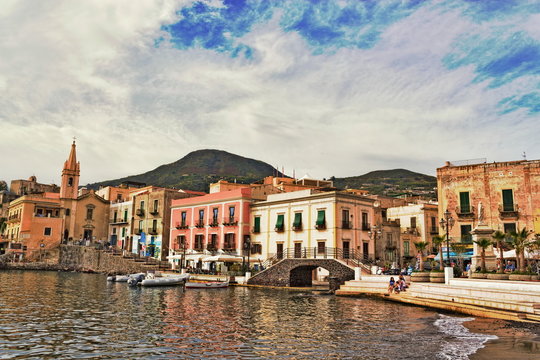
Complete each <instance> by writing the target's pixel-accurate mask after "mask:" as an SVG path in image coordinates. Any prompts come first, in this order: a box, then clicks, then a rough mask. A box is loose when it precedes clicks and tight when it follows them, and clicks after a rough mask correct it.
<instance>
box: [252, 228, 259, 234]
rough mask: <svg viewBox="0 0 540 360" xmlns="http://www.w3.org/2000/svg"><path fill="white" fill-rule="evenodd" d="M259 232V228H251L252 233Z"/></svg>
mask: <svg viewBox="0 0 540 360" xmlns="http://www.w3.org/2000/svg"><path fill="white" fill-rule="evenodd" d="M260 232H261V229H257V228H253V229H251V233H252V234H259V233H260Z"/></svg>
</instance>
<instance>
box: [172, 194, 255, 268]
mask: <svg viewBox="0 0 540 360" xmlns="http://www.w3.org/2000/svg"><path fill="white" fill-rule="evenodd" d="M251 193H252V189H251V188H250V187H249V185H244V187H243V188H237V189H234V190H227V191H220V192H215V193H212V194H207V195H203V196H198V197H194V198H188V199H179V200H173V201H172V204H171V225H172V228H171V239H174V241H173V242H172V246H171V250H170V252H169V256H170V257H173V258H174V257H176V259H178V257H183V255H184V254H185V253H186V252H187V253H194V252H196V253H204V252H206V253H207V254H208V253H211V252H216V251H220V252H223V253H227V254H228V255H230V256H231V258H232V257H233V256H241V255H243V249H244V244H245V243H246V240H248V239H249V238H250V222H249V220H250V204H251V202H252V201H253V198H252V195H251ZM201 260H202V259H201ZM196 265H197V266H198V267H202V263H201V262H197V263H196Z"/></svg>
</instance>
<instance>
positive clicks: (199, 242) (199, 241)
mask: <svg viewBox="0 0 540 360" xmlns="http://www.w3.org/2000/svg"><path fill="white" fill-rule="evenodd" d="M203 241H204V235H195V250H202V249H203Z"/></svg>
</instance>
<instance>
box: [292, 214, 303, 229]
mask: <svg viewBox="0 0 540 360" xmlns="http://www.w3.org/2000/svg"><path fill="white" fill-rule="evenodd" d="M301 225H302V213H299V212H298V213H296V214H294V222H293V226H294V227H299V226H301Z"/></svg>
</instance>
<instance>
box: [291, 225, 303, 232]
mask: <svg viewBox="0 0 540 360" xmlns="http://www.w3.org/2000/svg"><path fill="white" fill-rule="evenodd" d="M292 229H293V231H301V230H302V224H298V225H293V226H292Z"/></svg>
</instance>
